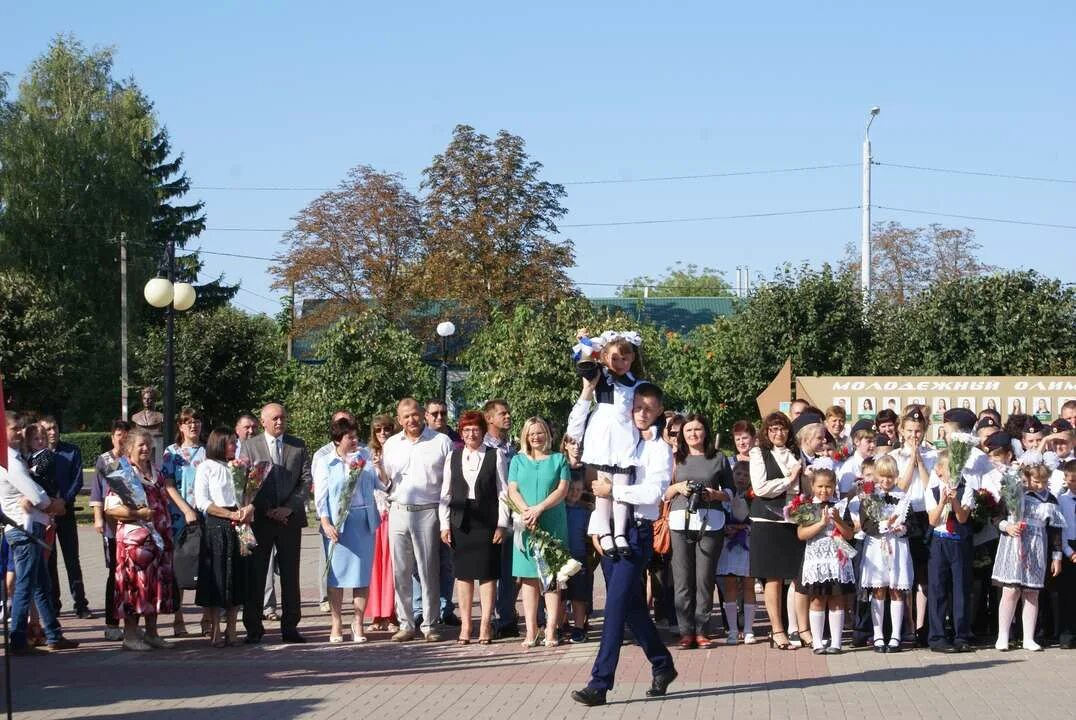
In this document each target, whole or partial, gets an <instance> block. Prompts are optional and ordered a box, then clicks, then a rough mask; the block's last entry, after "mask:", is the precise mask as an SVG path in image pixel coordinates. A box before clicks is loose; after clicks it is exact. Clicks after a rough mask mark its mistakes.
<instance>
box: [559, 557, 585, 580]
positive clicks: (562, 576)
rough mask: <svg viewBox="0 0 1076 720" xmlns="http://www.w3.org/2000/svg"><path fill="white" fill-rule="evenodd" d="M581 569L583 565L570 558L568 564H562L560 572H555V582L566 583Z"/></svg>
mask: <svg viewBox="0 0 1076 720" xmlns="http://www.w3.org/2000/svg"><path fill="white" fill-rule="evenodd" d="M582 569H583V564H582V563H581V562H579V561H578V560H576V559H575V558H572V559H570V560H568V562H566V563H564V565H563V566H562V567H561V569H560V570H558V571H557V581H558V582H567V581H568V578H570V577H571V576H572V575H575V574H576V573H577V572H579V571H580V570H582Z"/></svg>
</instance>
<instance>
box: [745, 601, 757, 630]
mask: <svg viewBox="0 0 1076 720" xmlns="http://www.w3.org/2000/svg"><path fill="white" fill-rule="evenodd" d="M743 633H744V635H754V634H755V604H754V603H744V604H743Z"/></svg>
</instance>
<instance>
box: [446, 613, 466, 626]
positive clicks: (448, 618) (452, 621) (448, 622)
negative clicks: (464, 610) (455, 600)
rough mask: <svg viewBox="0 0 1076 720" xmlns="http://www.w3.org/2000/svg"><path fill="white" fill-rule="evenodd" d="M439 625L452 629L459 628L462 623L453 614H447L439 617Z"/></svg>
mask: <svg viewBox="0 0 1076 720" xmlns="http://www.w3.org/2000/svg"><path fill="white" fill-rule="evenodd" d="M441 623H442V624H444V625H451V626H452V627H459V626H460V625H461V624H462V623H461V622H460V619H459V618H458V617H456V615H455V614H454V613H448V614H447V615H443V616H442V617H441Z"/></svg>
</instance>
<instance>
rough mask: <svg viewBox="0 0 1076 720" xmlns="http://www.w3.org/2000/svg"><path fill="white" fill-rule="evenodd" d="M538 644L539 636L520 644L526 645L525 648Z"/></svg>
mask: <svg viewBox="0 0 1076 720" xmlns="http://www.w3.org/2000/svg"><path fill="white" fill-rule="evenodd" d="M537 644H538V639H537V638H535V639H534V640H524V641H523V642H521V643H520V645H521V646H523V647H525V648H532V647H534V646H535V645H537Z"/></svg>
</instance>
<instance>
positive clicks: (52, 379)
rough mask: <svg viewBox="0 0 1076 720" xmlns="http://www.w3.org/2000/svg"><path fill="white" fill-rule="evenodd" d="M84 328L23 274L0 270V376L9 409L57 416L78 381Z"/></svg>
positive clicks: (35, 282) (85, 325) (51, 296)
mask: <svg viewBox="0 0 1076 720" xmlns="http://www.w3.org/2000/svg"><path fill="white" fill-rule="evenodd" d="M86 327H87V323H86V321H85V320H83V319H80V318H73V317H71V316H70V314H69V313H67V312H65V311H64V310H63V308H61V307H59V305H57V302H56V295H55V294H54V293H53V292H52V291H51V290H50V289H46V287H45V286H44V285H43V284H42V283H40V282H38V281H37V280H36V279H35V278H33V277H32V276H30V275H29V274H27V273H22V272H19V271H17V270H11V269H4V270H0V373H3V377H4V393H5V396H6V399H7V402H8V403H9V404H10V406H11V407H15V408H19V409H20V410H21V409H34V410H40V411H43V412H50V413H54V414H57V415H60V414H61V413H62V411H63V408H64V404H65V403H66V401H67V398H68V396H69V394H70V392H71V388H72V386H74V385H76V384H77V383H78V382H79V381H80V380H81V379H82V373H81V372H80V363H79V360H80V358H81V356H82V346H83V343H84V342H85V340H86Z"/></svg>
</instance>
